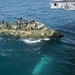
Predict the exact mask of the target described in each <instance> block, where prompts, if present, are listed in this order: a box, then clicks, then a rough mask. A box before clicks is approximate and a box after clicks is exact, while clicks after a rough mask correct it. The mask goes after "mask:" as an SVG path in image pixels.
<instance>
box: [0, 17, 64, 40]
mask: <svg viewBox="0 0 75 75" xmlns="http://www.w3.org/2000/svg"><path fill="white" fill-rule="evenodd" d="M0 34H4V35H12V36H16V37H19V38H23V39H31V38H33V39H39V38H50V39H58V38H62V37H64V34H63V33H62V32H59V31H56V30H54V29H51V28H50V27H46V26H45V25H44V24H42V23H40V22H39V21H38V22H35V21H34V20H28V21H27V23H25V22H24V21H23V19H22V18H20V19H19V20H18V21H17V22H16V23H13V24H9V23H8V22H7V21H6V22H4V21H3V22H2V23H1V24H0Z"/></svg>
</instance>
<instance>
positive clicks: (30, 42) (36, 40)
mask: <svg viewBox="0 0 75 75" xmlns="http://www.w3.org/2000/svg"><path fill="white" fill-rule="evenodd" d="M22 40H23V41H24V42H25V43H28V44H33V43H39V42H41V41H44V40H45V41H49V40H50V39H49V38H44V39H22Z"/></svg>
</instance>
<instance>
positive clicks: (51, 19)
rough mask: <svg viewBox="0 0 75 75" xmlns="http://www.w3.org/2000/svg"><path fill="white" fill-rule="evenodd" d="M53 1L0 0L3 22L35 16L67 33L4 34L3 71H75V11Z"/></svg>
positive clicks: (23, 74) (44, 74) (46, 74)
mask: <svg viewBox="0 0 75 75" xmlns="http://www.w3.org/2000/svg"><path fill="white" fill-rule="evenodd" d="M49 3H50V0H0V22H1V21H3V20H4V21H7V20H8V21H9V22H10V23H13V22H15V21H16V20H17V19H18V18H20V17H22V18H23V19H24V20H28V19H34V20H35V21H38V20H39V21H41V22H42V23H44V24H45V25H46V26H50V27H51V28H53V29H56V30H59V31H61V32H63V33H64V35H65V37H64V38H62V39H59V40H49V41H47V40H45V41H41V40H40V39H39V40H36V41H28V40H25V39H18V38H15V37H10V36H2V35H0V75H75V11H66V10H63V9H60V10H58V9H55V10H53V9H51V8H50V4H49Z"/></svg>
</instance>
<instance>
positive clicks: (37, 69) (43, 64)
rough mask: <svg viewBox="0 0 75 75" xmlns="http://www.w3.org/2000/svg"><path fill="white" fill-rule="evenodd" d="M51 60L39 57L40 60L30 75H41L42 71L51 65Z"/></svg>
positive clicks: (46, 57) (47, 57)
mask: <svg viewBox="0 0 75 75" xmlns="http://www.w3.org/2000/svg"><path fill="white" fill-rule="evenodd" d="M51 60H52V59H51V58H50V57H49V56H44V57H41V60H40V61H39V62H38V63H37V65H36V66H35V68H34V69H33V71H32V75H41V73H42V72H43V70H45V68H46V67H47V66H48V65H49V64H50V63H51Z"/></svg>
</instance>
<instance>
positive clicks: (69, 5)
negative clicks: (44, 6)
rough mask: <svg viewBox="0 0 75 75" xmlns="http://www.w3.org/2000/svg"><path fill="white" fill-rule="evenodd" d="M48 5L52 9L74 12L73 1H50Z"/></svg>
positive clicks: (74, 2) (74, 1) (74, 4)
mask: <svg viewBox="0 0 75 75" xmlns="http://www.w3.org/2000/svg"><path fill="white" fill-rule="evenodd" d="M50 5H51V8H52V9H61V8H62V9H66V10H75V0H52V1H51V2H50Z"/></svg>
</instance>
